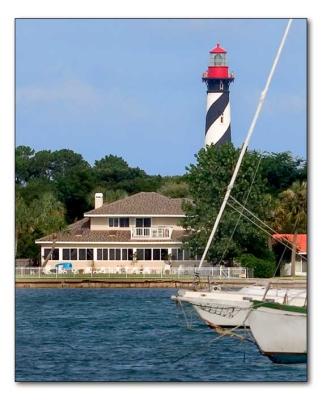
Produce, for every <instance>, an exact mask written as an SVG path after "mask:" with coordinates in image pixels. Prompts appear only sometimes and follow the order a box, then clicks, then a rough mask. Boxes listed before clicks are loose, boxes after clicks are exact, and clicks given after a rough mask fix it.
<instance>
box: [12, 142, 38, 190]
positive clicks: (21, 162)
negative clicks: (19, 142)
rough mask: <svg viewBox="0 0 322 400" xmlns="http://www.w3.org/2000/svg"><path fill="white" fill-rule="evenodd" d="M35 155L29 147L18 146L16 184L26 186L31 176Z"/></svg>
mask: <svg viewBox="0 0 322 400" xmlns="http://www.w3.org/2000/svg"><path fill="white" fill-rule="evenodd" d="M34 154H35V150H33V149H32V148H31V147H29V146H18V147H17V148H16V160H15V161H16V183H17V184H19V185H25V184H26V183H27V182H28V180H29V178H30V175H31V159H32V157H33V156H34Z"/></svg>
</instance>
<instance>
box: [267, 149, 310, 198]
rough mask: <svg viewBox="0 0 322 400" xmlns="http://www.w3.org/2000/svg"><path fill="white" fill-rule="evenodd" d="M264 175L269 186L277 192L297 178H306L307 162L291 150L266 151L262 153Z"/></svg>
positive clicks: (272, 190)
mask: <svg viewBox="0 0 322 400" xmlns="http://www.w3.org/2000/svg"><path fill="white" fill-rule="evenodd" d="M261 164H262V175H263V177H264V178H266V179H267V188H268V190H269V191H270V192H271V193H272V194H275V195H276V194H277V193H279V192H281V191H283V190H285V189H287V188H288V187H289V186H291V185H292V183H293V182H295V181H297V180H306V169H307V166H306V162H305V161H304V160H302V159H301V158H296V157H294V156H293V155H292V154H291V153H290V152H283V153H265V154H263V155H262V161H261Z"/></svg>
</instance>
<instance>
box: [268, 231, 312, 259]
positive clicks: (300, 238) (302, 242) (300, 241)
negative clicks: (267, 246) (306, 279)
mask: <svg viewBox="0 0 322 400" xmlns="http://www.w3.org/2000/svg"><path fill="white" fill-rule="evenodd" d="M294 236H295V235H293V234H290V233H276V234H274V235H272V237H273V239H279V240H287V241H288V242H290V243H293V241H294ZM296 249H297V251H298V252H299V253H304V254H307V235H306V234H305V233H298V234H297V235H296Z"/></svg>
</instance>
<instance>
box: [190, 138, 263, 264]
mask: <svg viewBox="0 0 322 400" xmlns="http://www.w3.org/2000/svg"><path fill="white" fill-rule="evenodd" d="M238 155H239V151H238V150H237V149H235V148H234V147H233V146H232V145H231V144H225V145H222V146H221V147H220V148H215V147H214V146H213V145H212V146H207V148H206V149H201V150H200V151H199V153H198V154H197V156H196V158H197V162H196V164H195V165H190V166H189V167H188V168H187V170H188V173H187V182H188V184H189V192H190V193H191V197H192V200H193V201H192V202H186V203H185V206H184V208H185V211H186V215H187V217H186V218H185V219H184V222H183V225H184V227H185V228H186V229H188V231H189V232H190V235H189V238H188V240H187V242H186V244H185V245H186V247H189V248H190V249H191V250H192V253H193V254H198V253H199V254H200V253H201V252H202V251H203V250H204V248H205V245H206V242H207V240H208V238H209V235H210V232H211V230H212V228H213V224H214V221H215V218H216V216H217V214H218V211H219V208H220V206H221V203H222V200H223V197H224V195H225V193H226V189H227V185H228V183H229V181H230V179H231V176H232V173H233V171H234V168H235V164H236V161H237V158H238ZM259 161H260V156H259V154H258V153H256V152H248V153H246V155H245V157H244V159H243V163H242V166H241V169H240V172H239V175H238V178H237V180H236V183H235V186H234V188H233V190H232V193H231V196H232V197H234V198H236V199H237V200H238V201H240V202H241V203H243V202H244V200H245V198H246V196H248V200H247V204H246V207H247V208H249V209H251V210H252V212H254V213H255V214H256V215H257V216H259V217H261V218H262V219H264V218H266V216H267V197H266V195H265V191H266V186H265V183H266V182H265V180H264V179H263V177H262V174H261V166H260V163H259ZM257 169H258V171H257V173H255V172H256V170H257ZM238 219H239V214H238V213H237V212H236V211H234V210H233V209H231V208H229V207H227V208H226V211H225V213H224V216H223V218H222V221H221V223H220V225H219V229H218V231H217V233H216V237H215V238H214V240H213V242H212V244H211V246H210V248H209V252H208V255H207V259H208V260H209V261H212V262H218V261H220V260H221V258H222V257H224V259H225V260H228V261H231V260H232V259H233V258H234V257H236V256H239V255H240V254H242V253H250V254H253V255H255V256H257V257H263V258H265V257H266V256H267V254H268V252H269V250H268V248H267V238H266V237H265V235H264V234H263V233H262V232H261V231H260V230H259V229H258V228H256V227H255V226H253V224H251V223H250V222H248V221H247V220H245V219H243V218H241V219H240V221H239V223H238V225H237V227H235V226H236V222H237V221H238ZM233 232H234V235H233V237H232V238H231V236H232V233H233Z"/></svg>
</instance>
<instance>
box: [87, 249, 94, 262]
mask: <svg viewBox="0 0 322 400" xmlns="http://www.w3.org/2000/svg"><path fill="white" fill-rule="evenodd" d="M93 253H94V252H93V249H87V251H86V257H87V260H94V257H93Z"/></svg>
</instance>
